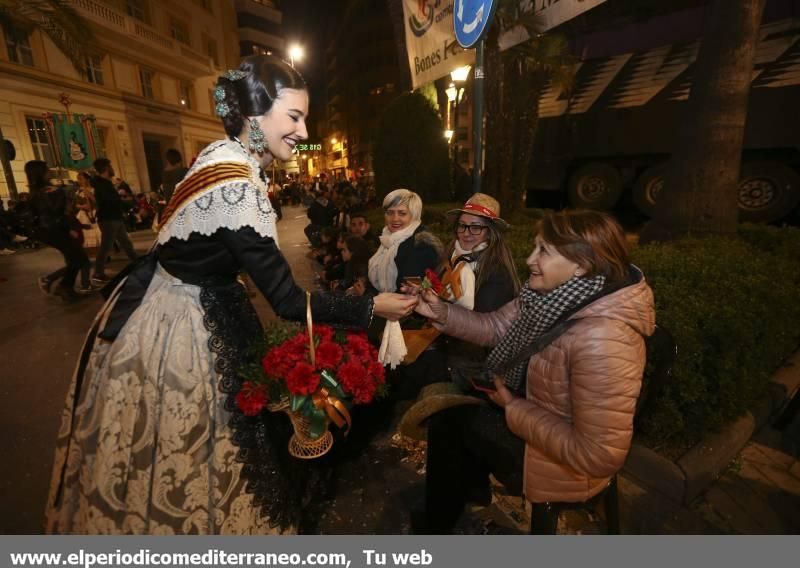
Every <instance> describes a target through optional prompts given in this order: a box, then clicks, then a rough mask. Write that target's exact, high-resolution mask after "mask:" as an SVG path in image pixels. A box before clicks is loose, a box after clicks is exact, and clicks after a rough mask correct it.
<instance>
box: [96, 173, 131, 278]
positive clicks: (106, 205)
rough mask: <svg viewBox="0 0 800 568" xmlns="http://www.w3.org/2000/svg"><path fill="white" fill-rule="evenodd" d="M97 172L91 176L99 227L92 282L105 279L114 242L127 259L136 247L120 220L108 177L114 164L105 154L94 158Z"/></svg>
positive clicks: (118, 203)
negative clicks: (107, 260) (98, 243)
mask: <svg viewBox="0 0 800 568" xmlns="http://www.w3.org/2000/svg"><path fill="white" fill-rule="evenodd" d="M94 169H95V170H96V171H97V175H96V176H95V177H94V178H93V179H92V185H93V186H94V194H95V201H96V203H97V224H98V226H99V227H100V235H101V237H100V250H99V251H98V252H97V260H96V261H95V266H94V275H93V276H92V281H93V282H95V283H96V284H103V283H105V282H108V276H106V273H105V266H106V259H107V258H108V253H109V252H111V247H112V246H113V244H114V242H117V243H118V244H119V246H120V247H121V248H122V250H123V251H125V254H126V255H128V258H129V259H131V260H135V259H136V251H134V249H133V243H132V242H131V239H130V237H129V236H128V231H127V230H126V229H125V222H124V220H123V213H124V212H123V205H122V199H121V198H120V196H119V194H118V193H117V190H116V189H115V188H114V184H113V183H112V181H111V180H112V178H113V177H114V168H113V167H112V165H111V161H110V160H109V159H108V158H98V159H96V160H95V161H94Z"/></svg>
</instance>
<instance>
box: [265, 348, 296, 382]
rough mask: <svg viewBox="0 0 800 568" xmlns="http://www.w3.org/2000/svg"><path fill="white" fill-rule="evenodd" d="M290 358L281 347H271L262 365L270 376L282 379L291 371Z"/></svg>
mask: <svg viewBox="0 0 800 568" xmlns="http://www.w3.org/2000/svg"><path fill="white" fill-rule="evenodd" d="M290 362H291V361H290V359H288V358H287V357H286V353H285V351H283V350H282V349H281V348H280V347H275V348H273V349H270V350H269V352H268V353H267V355H266V357H264V358H263V359H262V360H261V366H262V367H263V368H264V372H265V373H266V374H267V376H268V377H271V378H273V379H280V378H281V377H284V376H285V375H286V373H288V372H289V368H290Z"/></svg>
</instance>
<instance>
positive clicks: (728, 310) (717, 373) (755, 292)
mask: <svg viewBox="0 0 800 568" xmlns="http://www.w3.org/2000/svg"><path fill="white" fill-rule="evenodd" d="M798 251H800V231H798V230H797V229H777V228H774V227H763V226H754V225H749V226H743V227H742V228H741V230H740V235H739V238H738V239H720V238H714V239H706V240H703V241H697V240H686V241H681V242H679V243H675V244H669V245H651V246H644V247H639V248H637V249H636V250H635V251H634V254H633V258H634V262H636V264H637V265H638V266H640V267H641V268H642V270H643V271H644V273H645V275H646V277H647V280H648V281H649V283H650V285H651V286H652V287H653V290H654V293H655V298H656V319H657V321H658V323H659V324H661V325H663V326H665V327H666V328H668V329H669V330H670V331H671V332H672V334H673V336H674V337H675V342H676V344H677V346H678V355H677V359H676V362H675V367H674V369H673V381H672V383H671V384H670V385H669V386H668V388H667V391H666V392H665V393H664V396H663V397H661V399H660V400H659V401H658V402H657V404H656V405H655V407H654V408H653V411H652V412H651V413H650V414H649V415H648V416H643V417H642V429H641V431H640V432H639V434H640V436H641V437H642V440H643V441H644V442H645V443H646V444H647V445H649V446H651V447H655V448H660V447H664V446H666V447H680V446H685V445H689V444H693V443H695V442H697V441H698V440H699V439H700V437H701V436H702V435H703V434H704V433H705V432H707V431H713V430H717V429H719V428H720V427H722V426H723V425H725V424H727V423H729V422H731V421H733V420H735V419H736V418H738V417H739V416H741V415H742V414H743V413H744V412H745V411H746V410H747V409H748V408H750V407H751V406H752V405H753V403H754V402H755V401H756V400H758V398H760V397H761V396H763V395H764V394H765V393H766V391H767V386H768V383H769V378H770V376H771V375H772V373H773V372H774V371H775V369H776V368H777V367H778V366H779V365H780V364H781V362H782V361H783V360H784V359H785V358H786V357H787V356H789V355H790V354H791V353H792V352H793V351H794V350H796V349H797V348H798V344H800V326H798V325H797V321H798V320H799V319H800V302H798V295H800V256H799V254H800V253H799V252H798Z"/></svg>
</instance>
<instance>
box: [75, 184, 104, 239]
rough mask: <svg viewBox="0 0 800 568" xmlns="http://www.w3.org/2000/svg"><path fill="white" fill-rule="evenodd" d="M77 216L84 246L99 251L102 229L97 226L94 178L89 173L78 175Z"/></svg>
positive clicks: (76, 192) (76, 193)
mask: <svg viewBox="0 0 800 568" xmlns="http://www.w3.org/2000/svg"><path fill="white" fill-rule="evenodd" d="M73 199H74V206H75V216H76V217H77V219H78V221H79V222H80V224H81V230H82V231H83V246H84V247H85V248H87V249H97V248H98V247H99V246H100V229H99V228H98V226H97V204H96V203H95V199H94V189H93V188H92V178H91V176H89V174H88V173H87V172H79V173H78V189H77V190H76V191H75V197H74V198H73Z"/></svg>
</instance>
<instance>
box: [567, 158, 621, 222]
mask: <svg viewBox="0 0 800 568" xmlns="http://www.w3.org/2000/svg"><path fill="white" fill-rule="evenodd" d="M567 195H568V196H569V201H570V203H572V206H573V207H582V208H585V209H599V210H601V211H602V210H606V209H611V208H612V207H613V206H614V205H615V204H616V203H617V201H618V200H619V197H620V195H622V177H621V176H620V174H619V170H617V168H615V167H614V166H610V165H608V164H604V163H602V162H594V163H591V164H586V165H585V166H581V167H580V168H578V169H577V170H575V172H574V173H573V174H572V175H571V176H570V178H569V185H568V186H567Z"/></svg>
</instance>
